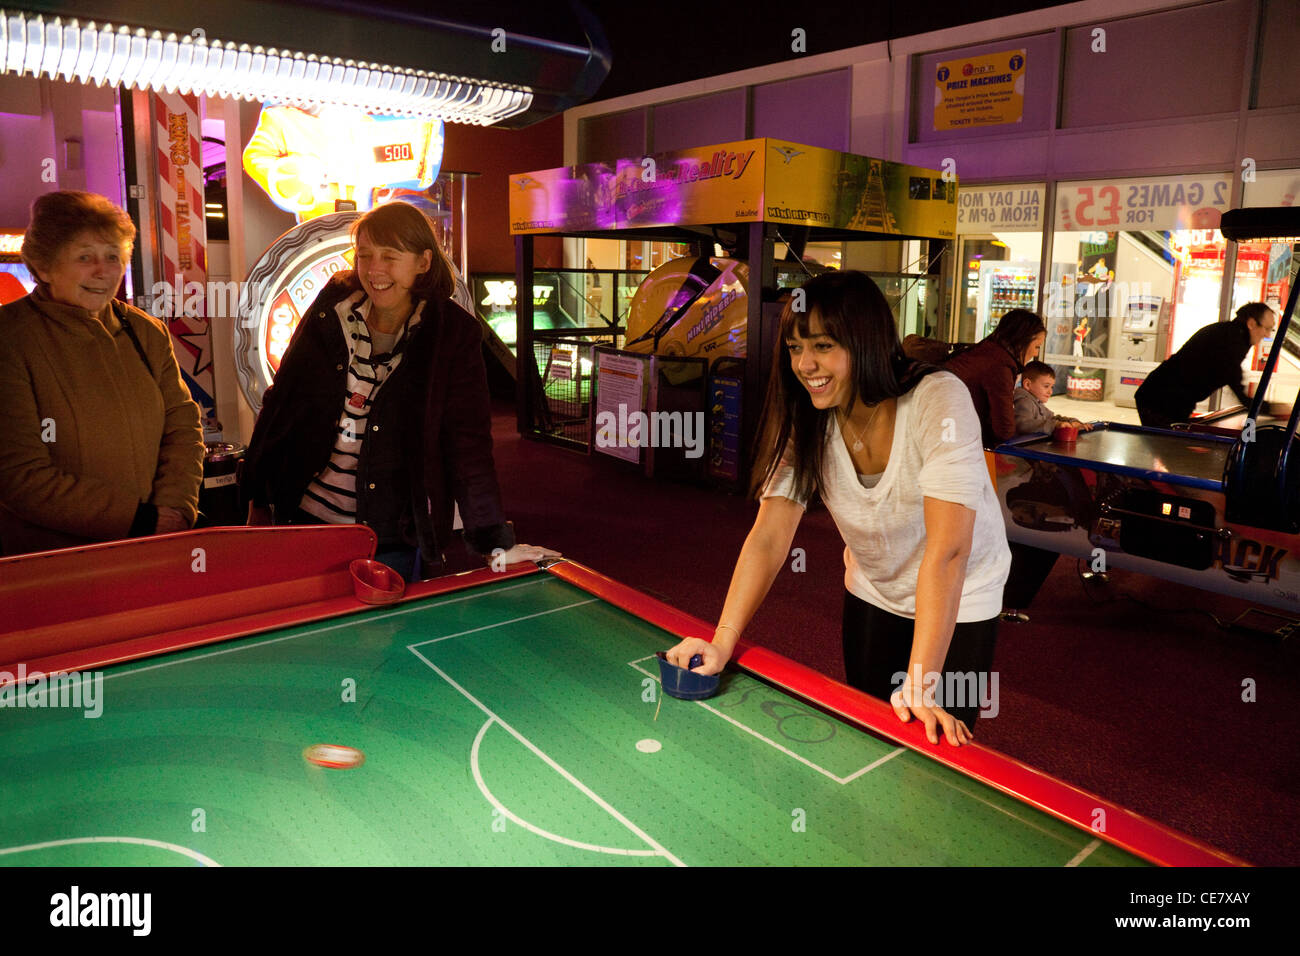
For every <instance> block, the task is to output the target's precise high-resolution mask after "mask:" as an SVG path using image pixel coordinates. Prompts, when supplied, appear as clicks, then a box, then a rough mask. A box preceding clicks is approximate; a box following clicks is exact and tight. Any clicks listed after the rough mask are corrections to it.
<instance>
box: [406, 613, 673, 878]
mask: <svg viewBox="0 0 1300 956" xmlns="http://www.w3.org/2000/svg"><path fill="white" fill-rule="evenodd" d="M582 603H584V604H585V603H590V602H586V601H584V602H582ZM555 610H562V609H561V608H556V609H555ZM544 613H552V612H544ZM536 616H537V615H535V614H530V615H528V617H536ZM520 620H526V618H520ZM467 633H468V632H467ZM426 643H433V642H426ZM409 650H410V651H411V653H412V654H414V655H415V656H416V657H418V658H419V659H420V660H422V661H424V663H425V664H426V665H427V666H428V667H429V668H430V669H431V670H432V671H433V672H434V673H435V674H437V675H438V676H439V677H441V678H442V679H443V680H445V681H446V682H447V683H448V684H450V685H451V686H452V687H453V688H455V690H456V691H457V692H458V693H459V694H460V695H461V696H463V697H464V698H465V699H466V700H468V701H469V702H470V703H471V704H473V705H474V706H475V707H477V708H478V709H479V710H481V711H483V713H484V714H486V715H487V716H488V717H489V718H491V720H493V721H495V722H496V723H497V724H498V726H500V727H501V728H502V729H503V730H505V731H506V732H507V733H508V734H510V736H512V737H514V738H515V740H517V741H519V742H520V743H521V744H523V745H524V746H525V747H527V748H528V749H529V750H531V751H532V752H533V753H534V754H536V755H537V757H539V758H540V759H541V760H542V761H543V762H544V763H545V764H546V765H547V766H548V767H550V768H551V769H552V770H554V771H555V772H556V773H558V774H559V775H560V776H561V777H563V778H564V779H565V780H567V781H569V783H571V784H573V786H575V787H577V788H578V790H580V791H581V792H582V793H584V794H586V795H587V797H588V798H589V799H590V800H591V801H592V802H593V803H595V804H596V806H598V807H600V808H601V809H602V810H604V811H605V812H606V813H608V814H609V815H610V816H612V817H613V818H614V819H615V820H617V821H618V822H619V823H621V824H623V826H625V827H627V828H628V829H629V830H631V831H632V832H633V833H634V834H636V835H637V836H638V837H640V838H641V839H642V840H643V841H645V843H646V844H647V845H648V846H650V847H651V848H652V849H653V850H654V851H655V853H656V854H658V855H659V856H662V857H664V858H665V859H667V860H668V861H669V862H670V863H672V864H673V865H674V866H685V865H686V864H685V863H683V862H682V861H681V860H679V859H678V858H677V857H676V856H674V855H673V854H672V853H671V852H670V851H669V850H668V848H667V847H665V846H663V845H662V844H660V843H659V842H658V841H657V840H655V839H654V838H653V837H651V836H650V834H648V833H646V832H645V831H644V830H642V829H641V828H640V827H638V826H637V825H636V824H635V823H633V822H632V821H631V820H629V819H628V818H627V817H625V816H623V814H621V813H619V812H618V810H616V809H615V808H614V807H613V806H611V805H610V804H609V802H608V801H606V800H604V799H603V798H602V797H601V796H600V795H599V794H597V793H596V792H595V791H594V790H592V789H591V788H590V787H588V786H587V785H586V784H584V783H583V782H582V781H581V780H579V779H578V778H577V777H575V776H574V775H573V774H571V773H569V771H567V770H565V769H564V768H563V767H561V766H560V765H559V764H558V763H557V762H556V761H555V760H554V759H552V758H551V756H550V755H549V754H547V753H546V752H545V751H543V750H542V749H541V748H540V747H538V746H537V745H536V744H534V743H533V742H532V741H531V740H529V739H528V738H527V737H525V736H524V735H523V734H521V733H520V732H519V731H518V730H516V729H515V728H514V727H512V726H511V725H510V724H508V723H507V722H506V721H504V720H502V719H501V716H500V715H499V714H497V713H496V712H494V711H493V710H492V709H491V708H490V707H488V706H487V705H486V704H484V703H483V702H482V701H481V700H479V699H478V698H477V697H475V696H474V695H473V694H471V693H470V692H469V691H468V690H466V689H465V688H464V687H462V686H461V685H460V684H458V683H456V681H454V680H453V679H452V678H451V675H450V674H448V673H447V672H446V671H444V670H443V669H442V668H441V667H439V666H438V665H437V664H435V663H434V662H433V661H431V660H429V658H427V657H425V656H424V655H423V654H421V653H420V651H419V650H418V649H417V645H414V644H412V645H410V647H409Z"/></svg>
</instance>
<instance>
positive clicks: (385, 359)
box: [240, 202, 558, 581]
mask: <svg viewBox="0 0 1300 956" xmlns="http://www.w3.org/2000/svg"><path fill="white" fill-rule="evenodd" d="M352 236H353V242H354V244H355V250H356V258H355V263H356V268H355V269H354V270H352V271H348V272H340V273H338V274H336V275H335V276H334V277H332V278H331V280H330V282H329V284H328V285H326V287H325V288H324V289H323V290H322V291H321V294H320V295H319V296H318V297H317V299H316V301H315V302H314V303H312V306H311V308H310V309H309V310H308V311H307V312H306V314H305V315H304V317H303V320H302V322H301V323H300V324H299V325H298V328H297V329H296V330H295V331H294V336H293V339H292V340H291V341H290V343H289V347H288V349H287V350H286V351H285V353H284V357H283V359H282V361H281V363H280V369H279V372H278V373H277V374H276V377H275V384H274V385H272V386H271V387H270V388H269V389H267V392H266V395H265V397H264V399H263V403H262V411H261V414H260V415H259V416H258V419H257V425H256V427H255V428H254V430H253V437H252V439H251V441H250V443H249V448H248V453H247V455H246V457H245V460H244V470H243V473H242V477H241V479H240V492H241V497H242V498H243V500H244V501H246V502H247V503H248V523H249V524H250V525H257V524H353V523H360V524H366V525H369V526H370V527H371V528H372V529H373V530H374V532H375V534H376V535H377V536H378V537H379V545H378V551H377V555H376V556H377V557H378V559H379V560H380V561H383V562H384V563H385V564H388V565H389V566H390V567H392V568H393V569H394V570H396V571H398V572H399V573H401V574H402V575H403V577H405V578H406V579H407V580H408V581H410V580H417V579H419V578H421V577H430V576H433V575H435V574H437V573H439V572H440V571H441V570H442V568H443V564H444V551H445V549H446V547H447V545H448V544H449V543H450V540H451V532H452V516H453V505H454V504H459V505H460V513H461V516H462V519H463V521H464V525H465V541H466V543H467V544H468V545H469V546H470V548H471V549H473V551H475V552H476V553H478V554H480V555H483V556H484V557H485V558H491V556H492V555H493V552H494V551H497V552H500V553H499V556H498V561H497V562H495V563H494V566H497V567H499V566H501V565H503V564H511V563H514V562H518V561H535V560H538V559H540V558H543V557H558V554H557V553H556V552H554V551H550V550H548V549H546V548H538V547H533V546H531V545H526V544H516V543H515V541H514V534H513V532H512V530H511V528H510V526H509V525H508V524H507V523H506V520H505V515H504V514H503V512H502V508H501V495H500V491H499V489H498V486H497V477H496V470H495V466H494V464H493V461H492V432H491V424H492V420H491V409H490V406H489V402H488V391H487V377H486V372H485V370H484V366H483V355H482V332H481V331H480V329H479V325H478V321H477V320H476V319H475V318H474V317H473V316H471V315H469V314H468V313H467V312H465V311H464V310H463V309H462V308H461V307H460V306H458V305H456V303H454V302H452V301H451V299H450V298H449V296H450V295H451V293H452V287H453V280H452V271H451V267H450V265H449V264H448V262H447V260H446V259H445V258H444V256H443V254H442V251H441V250H440V249H439V246H438V242H437V240H436V239H435V237H434V233H433V228H432V226H431V225H430V223H429V220H428V219H427V218H426V217H425V215H424V213H422V212H420V210H418V209H416V208H415V207H414V206H410V205H407V204H406V203H401V202H394V203H389V204H387V205H384V206H380V207H378V208H376V209H374V210H372V211H371V212H368V213H366V215H364V216H362V217H361V218H360V219H359V220H357V221H356V223H355V224H354V225H353V229H352Z"/></svg>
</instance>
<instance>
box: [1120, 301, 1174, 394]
mask: <svg viewBox="0 0 1300 956" xmlns="http://www.w3.org/2000/svg"><path fill="white" fill-rule="evenodd" d="M1168 347H1169V306H1168V303H1166V301H1165V300H1164V298H1163V297H1161V296H1158V295H1134V296H1129V299H1128V302H1127V303H1125V309H1124V317H1123V319H1122V321H1121V323H1120V334H1119V342H1118V349H1117V352H1118V354H1117V356H1116V357H1117V358H1118V359H1119V360H1120V361H1121V362H1126V363H1127V362H1132V363H1134V364H1133V365H1131V366H1126V365H1121V366H1120V369H1119V381H1118V382H1117V383H1116V385H1115V391H1114V394H1113V400H1114V402H1115V404H1116V405H1119V406H1120V407H1121V408H1136V407H1137V402H1136V401H1135V400H1134V398H1133V396H1134V394H1136V392H1137V390H1138V386H1140V385H1141V384H1142V383H1143V382H1145V381H1146V377H1147V371H1148V370H1147V367H1146V366H1145V365H1139V364H1137V363H1139V362H1143V363H1152V362H1155V363H1159V362H1163V361H1164V359H1165V356H1166V354H1167V349H1168Z"/></svg>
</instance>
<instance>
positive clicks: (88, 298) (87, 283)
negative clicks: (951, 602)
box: [0, 192, 203, 554]
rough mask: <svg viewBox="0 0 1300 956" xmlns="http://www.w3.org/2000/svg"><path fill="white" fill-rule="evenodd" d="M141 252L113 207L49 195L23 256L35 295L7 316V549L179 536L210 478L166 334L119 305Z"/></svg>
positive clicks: (1, 326) (1, 503) (87, 197)
mask: <svg viewBox="0 0 1300 956" xmlns="http://www.w3.org/2000/svg"><path fill="white" fill-rule="evenodd" d="M134 240H135V226H134V224H133V223H132V222H131V220H130V218H128V217H127V215H126V213H125V212H123V211H122V210H121V209H120V208H118V207H117V206H115V205H114V204H113V203H111V202H110V201H109V200H107V199H105V198H104V197H102V196H96V195H93V194H91V193H83V192H53V193H46V194H45V195H43V196H41V197H40V198H38V199H37V200H36V201H35V202H34V203H33V204H32V219H31V223H30V225H29V226H28V227H27V231H26V234H25V235H24V237H23V245H22V255H23V260H24V262H26V264H27V266H28V268H29V269H31V271H32V274H33V275H34V276H35V277H36V279H37V281H38V284H37V287H36V290H35V291H34V292H32V293H31V295H28V296H26V297H25V298H22V299H19V300H18V301H16V302H12V303H10V304H9V305H6V306H3V307H0V336H3V339H4V348H3V349H0V382H3V383H4V389H5V409H6V412H7V413H8V415H7V418H8V423H9V427H8V428H7V429H6V430H5V441H4V442H3V443H0V549H3V553H4V554H23V553H26V552H31V551H44V550H48V549H51V548H61V547H70V546H74V545H78V544H85V543H87V542H92V541H107V540H113V539H117V538H126V537H138V536H142V535H150V534H161V533H164V532H170V531H182V530H185V529H186V528H189V527H190V526H191V525H192V524H193V523H194V520H195V517H196V515H197V509H198V496H199V483H200V482H201V480H202V477H203V434H202V432H201V430H200V428H199V408H198V405H197V404H195V402H194V401H193V399H191V398H190V395H189V392H188V390H187V389H186V388H185V385H184V383H183V382H182V380H181V375H180V370H179V369H178V368H177V365H176V357H175V355H174V354H173V352H172V347H171V339H170V337H169V335H168V333H167V330H166V328H164V327H163V325H162V324H161V323H160V322H158V321H157V320H155V319H152V318H150V317H149V316H148V315H146V314H145V313H143V312H141V311H139V310H138V309H134V308H132V307H130V306H128V305H125V304H124V303H122V302H118V301H115V300H114V296H115V294H116V293H117V289H118V286H119V285H120V284H121V281H122V276H123V274H124V273H125V271H126V264H127V262H128V261H129V260H130V255H131V245H132V243H133V242H134Z"/></svg>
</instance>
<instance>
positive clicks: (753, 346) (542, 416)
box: [510, 139, 957, 487]
mask: <svg viewBox="0 0 1300 956" xmlns="http://www.w3.org/2000/svg"><path fill="white" fill-rule="evenodd" d="M956 193H957V184H956V182H955V181H951V180H950V179H948V178H945V174H943V173H941V172H939V171H937V170H930V169H924V168H921V167H916V166H906V165H903V164H901V163H892V162H887V161H885V160H880V159H873V158H871V157H867V156H858V155H854V154H851V153H842V152H837V151H835V150H828V149H821V148H819V147H813V146H806V145H800V144H796V143H789V142H786V141H783V140H775V139H752V140H744V141H740V142H735V143H725V144H720V145H717V146H706V147H700V148H695V149H683V150H675V151H672V152H666V153H656V154H654V155H653V156H636V157H629V158H623V159H618V160H615V161H613V162H608V163H591V164H587V165H585V166H575V167H564V168H560V169H548V170H541V171H537V172H530V173H524V174H519V175H515V176H512V177H511V185H510V228H511V232H512V233H513V234H514V235H515V236H516V239H515V242H516V262H517V274H516V282H517V284H518V285H519V286H520V287H527V286H529V285H531V284H532V280H533V271H534V270H533V262H532V256H533V252H532V250H533V237H534V236H536V235H553V236H554V235H558V236H574V237H585V238H602V239H633V238H634V239H638V240H650V241H663V242H673V243H687V244H689V245H691V246H693V247H694V248H695V250H696V253H695V255H694V256H690V257H686V258H684V259H679V260H676V261H674V262H670V263H667V264H665V265H664V266H662V267H661V268H660V269H659V270H657V271H656V272H654V273H652V274H651V275H650V276H649V277H647V279H646V280H645V283H644V285H643V287H642V289H641V290H639V291H638V293H637V296H636V298H635V300H634V305H633V310H632V312H633V314H632V315H631V316H630V318H629V321H628V329H627V336H626V339H627V343H628V344H627V349H626V350H625V351H626V352H628V356H627V358H626V361H623V362H622V364H621V367H620V368H619V369H618V370H617V375H619V376H622V377H623V378H624V379H626V378H627V377H628V376H629V375H633V374H634V373H633V372H632V371H631V369H633V367H634V366H637V364H638V359H637V358H636V356H638V355H642V356H647V357H651V358H652V360H653V361H655V362H658V363H659V365H660V366H662V367H665V368H667V367H669V365H670V364H671V367H672V369H673V370H672V371H671V372H665V373H664V375H663V376H657V375H654V374H652V375H651V376H650V378H651V380H652V381H653V382H654V383H659V382H660V381H661V379H665V378H666V377H667V376H669V375H672V376H678V377H680V378H681V380H682V382H684V381H685V380H686V379H687V377H688V375H689V371H688V369H689V367H690V366H691V364H692V363H695V364H697V365H703V366H706V367H707V373H706V374H707V384H706V386H705V389H704V393H705V394H704V396H703V397H704V398H705V399H706V401H705V403H704V405H705V412H706V413H707V415H708V417H709V423H708V426H707V427H708V431H709V435H710V445H709V449H708V452H707V456H708V471H709V476H710V478H712V479H713V480H714V481H717V482H718V483H720V484H726V485H731V486H733V487H734V486H738V485H739V484H741V483H743V482H744V480H745V478H746V476H745V475H744V470H745V466H744V461H745V458H746V455H745V449H746V448H747V447H748V446H749V445H751V444H752V440H753V432H754V430H755V427H756V425H757V420H758V414H759V409H760V407H761V402H762V398H763V394H764V390H765V388H766V386H767V381H768V377H769V373H770V369H771V362H772V358H773V354H774V349H775V347H776V345H777V343H776V341H775V331H776V323H777V319H778V317H779V315H780V312H781V308H782V303H781V301H780V295H781V290H782V289H783V288H786V287H789V286H790V285H799V284H802V282H803V281H805V280H806V278H807V276H808V275H810V274H811V268H805V267H804V264H803V263H802V253H803V251H804V249H805V248H806V245H807V243H810V242H842V241H855V240H864V239H879V240H900V239H928V240H951V239H953V238H954V237H955V234H956V209H957V206H956V198H957V196H956ZM778 245H784V246H785V247H786V248H788V249H789V252H790V262H789V263H778V262H777V261H776V257H775V249H776V248H777V246H778ZM940 245H942V243H940ZM715 246H721V247H722V248H723V249H724V250H726V255H725V256H717V255H715ZM786 265H788V266H789V267H790V269H791V270H798V271H799V272H800V273H802V275H798V276H794V275H784V276H783V275H782V274H781V268H782V267H783V266H786ZM530 311H531V310H526V309H520V312H519V323H518V325H519V330H518V338H519V355H520V356H521V359H522V360H521V362H520V365H519V369H520V379H521V385H522V386H523V387H521V388H520V389H519V428H520V432H521V433H522V434H525V435H527V436H529V437H533V438H538V439H543V440H554V438H553V432H554V429H553V428H552V424H553V423H552V422H551V421H550V407H549V403H548V401H547V399H546V391H545V387H544V383H543V382H542V375H543V374H544V373H545V371H546V365H547V363H546V361H545V360H544V358H543V356H544V355H546V354H549V352H550V350H549V349H548V348H546V347H545V346H543V345H541V344H540V343H539V347H538V349H537V350H536V351H535V350H534V329H533V328H532V325H531V322H530V319H531V315H530ZM537 338H538V339H542V340H545V339H547V338H548V337H547V336H545V335H541V336H537ZM584 347H586V348H590V347H591V346H590V345H588V346H584ZM530 355H531V356H533V358H534V360H533V361H528V357H529V356H530ZM651 367H652V368H653V364H652V366H651ZM599 374H600V373H599V372H598V382H597V398H596V401H595V402H593V403H592V410H593V412H594V410H595V408H596V406H597V405H599V403H600V388H601V384H602V382H603V379H600V378H599ZM610 374H611V376H613V375H614V374H615V372H613V371H611V373H610ZM610 381H611V382H613V378H612V377H611V379H610ZM668 384H669V385H670V386H672V388H673V389H676V390H678V391H680V389H678V386H679V385H680V384H681V383H679V382H676V381H669V382H668ZM633 391H635V390H633ZM652 393H653V388H652V389H648V390H647V391H646V400H647V401H649V400H651V395H652ZM629 394H630V393H629ZM640 410H641V411H648V412H649V413H650V414H653V413H654V412H655V411H662V409H658V408H657V407H655V406H653V405H649V406H645V407H643V408H642V409H640ZM670 414H671V413H670ZM620 427H622V426H621V425H620ZM589 434H590V435H593V436H596V437H597V438H599V437H600V436H599V433H598V432H597V431H596V427H595V423H594V420H593V423H592V424H591V431H590V433H589ZM563 440H564V441H565V442H566V443H572V442H571V441H570V439H569V438H568V436H567V435H566V436H564V438H563ZM630 440H631V439H630V438H626V437H625V436H623V435H622V434H620V435H619V436H618V441H617V442H616V443H614V444H615V446H616V447H618V448H622V447H623V445H624V444H625V443H626V442H627V441H630ZM592 444H596V441H595V440H594V439H591V440H585V439H584V440H583V442H582V443H581V445H582V447H583V448H584V449H586V448H589V447H590V446H591V445H592ZM610 453H611V454H614V452H612V451H611V452H610ZM620 457H622V456H620Z"/></svg>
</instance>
